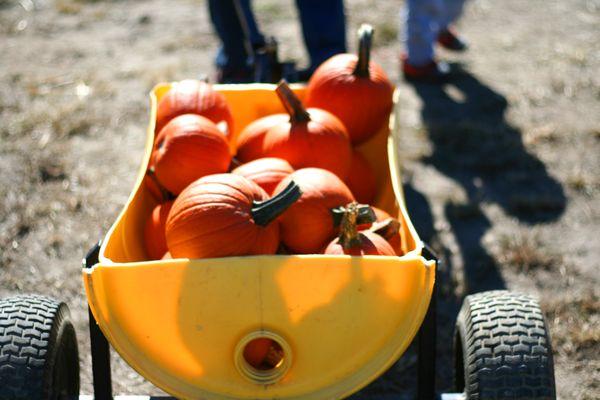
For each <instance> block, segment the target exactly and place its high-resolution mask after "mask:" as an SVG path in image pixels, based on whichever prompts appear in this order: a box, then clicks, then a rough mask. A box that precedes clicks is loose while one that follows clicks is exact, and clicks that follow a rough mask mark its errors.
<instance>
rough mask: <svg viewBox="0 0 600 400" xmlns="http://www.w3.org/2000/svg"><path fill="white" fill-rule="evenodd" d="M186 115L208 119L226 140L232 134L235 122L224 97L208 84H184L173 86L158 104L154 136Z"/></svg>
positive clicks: (182, 82)
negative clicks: (174, 119)
mask: <svg viewBox="0 0 600 400" xmlns="http://www.w3.org/2000/svg"><path fill="white" fill-rule="evenodd" d="M183 114H198V115H202V116H203V117H205V118H208V119H209V120H211V121H212V122H214V123H215V124H216V125H217V126H218V127H219V128H220V129H221V130H222V131H223V132H224V133H225V135H226V137H229V136H230V134H231V132H233V118H232V116H231V110H230V109H229V106H228V105H227V101H226V100H225V96H223V95H222V94H221V93H219V92H217V91H215V90H214V89H213V87H212V85H211V84H209V83H207V82H202V81H196V80H183V81H181V82H177V83H174V84H173V87H172V88H171V89H170V90H169V91H168V92H167V93H166V94H165V95H164V96H163V97H162V98H161V99H160V101H159V102H158V107H157V109H156V129H155V132H157V133H158V132H160V131H161V129H162V128H163V127H164V126H165V125H166V124H167V123H168V122H169V121H170V120H172V119H173V118H175V117H177V116H179V115H183Z"/></svg>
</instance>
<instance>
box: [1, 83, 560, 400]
mask: <svg viewBox="0 0 600 400" xmlns="http://www.w3.org/2000/svg"><path fill="white" fill-rule="evenodd" d="M170 87H171V84H161V85H158V86H157V87H156V88H155V89H154V90H153V91H152V93H151V95H150V98H151V110H152V111H151V118H150V124H149V129H148V136H147V140H146V152H145V156H144V160H143V162H142V165H141V168H140V172H139V174H138V178H137V181H136V184H135V187H134V189H133V191H132V193H131V196H130V197H129V200H128V201H127V204H126V206H125V208H124V209H123V211H122V212H121V214H120V215H119V216H118V218H117V220H116V222H115V223H114V225H113V226H112V227H111V229H110V231H109V232H108V234H107V235H106V237H105V238H104V239H103V240H102V242H101V243H100V244H98V245H96V246H94V247H93V248H92V249H91V250H90V252H89V253H88V254H87V255H86V257H85V259H84V261H83V270H82V275H83V282H84V286H85V290H86V294H87V298H88V304H89V310H90V313H89V317H90V322H89V329H90V336H91V343H92V346H91V352H92V368H93V377H94V396H95V398H96V399H109V398H111V397H112V389H111V374H110V360H109V343H110V344H111V345H112V347H113V348H114V349H115V350H116V351H117V352H118V353H119V355H120V356H121V357H122V358H123V359H125V361H127V362H128V363H129V365H131V366H132V367H133V368H134V369H135V370H136V371H137V372H138V373H139V374H140V375H142V376H144V377H145V378H146V379H148V380H149V381H150V382H152V383H153V384H155V385H156V386H158V387H159V388H161V389H163V390H164V391H165V392H167V393H169V394H170V395H172V396H174V397H177V398H186V399H194V398H202V399H218V400H225V399H273V398H277V399H338V398H344V397H347V396H350V395H351V394H352V393H355V392H356V391H358V390H359V389H361V388H363V387H365V386H366V385H368V384H369V383H370V382H372V381H373V380H375V379H376V378H377V377H378V376H379V375H381V374H382V373H383V372H384V371H386V370H387V369H388V368H389V367H390V366H391V365H392V364H393V363H394V362H395V361H397V360H398V358H399V357H400V356H401V355H402V353H403V352H404V351H405V350H406V349H407V347H408V346H409V345H410V343H411V342H412V341H413V340H417V341H418V345H417V349H418V351H417V352H418V367H417V371H418V376H417V388H416V393H417V398H419V399H434V398H441V399H446V400H450V399H509V398H510V399H550V398H554V397H555V394H554V393H555V390H554V371H553V363H552V352H551V348H550V341H549V337H548V333H547V329H546V325H545V323H544V319H543V316H542V313H541V311H540V308H539V305H538V303H537V302H536V301H535V300H534V299H532V298H531V297H529V296H527V295H521V294H516V293H511V292H508V291H491V292H484V293H478V294H474V295H471V296H468V297H467V298H466V299H465V300H464V303H463V306H462V309H461V311H460V314H459V316H458V321H457V323H456V334H455V343H454V347H455V354H456V363H455V377H456V389H455V391H456V393H438V392H437V391H436V389H435V366H436V346H435V343H436V305H435V303H436V302H435V298H436V296H435V291H436V285H437V284H436V279H435V278H436V267H437V261H436V259H435V256H434V255H433V253H432V252H431V251H430V250H429V249H428V247H427V246H426V245H425V244H424V243H423V242H422V241H421V240H420V239H419V236H418V234H417V232H416V231H415V229H414V227H413V224H412V222H411V220H410V218H409V214H408V212H407V209H406V207H405V204H404V198H403V194H402V185H401V179H400V157H399V151H400V147H399V143H398V140H399V136H398V135H399V132H398V123H397V118H396V117H395V115H391V118H390V125H389V128H386V129H383V130H382V131H381V132H379V133H378V134H377V135H376V136H374V137H373V138H372V139H371V140H369V141H368V142H366V143H365V144H363V145H361V146H360V147H359V148H358V150H359V151H360V152H361V153H362V154H363V155H364V156H365V157H366V158H367V159H368V160H369V161H371V163H372V164H373V166H374V168H375V170H376V175H377V185H378V194H377V198H376V201H375V204H374V205H375V206H377V207H379V208H382V209H384V210H386V211H387V212H389V213H390V214H392V215H394V216H397V217H398V219H399V221H400V222H401V232H400V234H401V243H402V244H401V246H402V250H403V252H404V255H403V256H401V257H383V256H364V257H351V256H330V255H275V256H252V257H228V258H217V259H194V260H190V259H173V260H158V261H146V260H147V256H146V253H145V250H144V246H143V243H142V240H141V238H142V229H143V221H144V218H145V216H147V215H148V214H149V213H150V210H151V209H152V207H153V206H154V205H155V201H154V200H153V198H152V196H151V195H150V193H149V192H148V190H147V189H146V187H145V185H143V179H144V176H145V171H146V169H147V165H148V162H149V159H150V154H151V150H152V146H153V142H154V125H155V117H156V105H157V101H158V100H160V98H161V96H163V95H164V94H165V93H166V92H167V91H168V90H169V88H170ZM215 88H216V89H217V90H218V91H220V92H221V93H222V94H223V95H225V97H226V99H227V101H228V103H229V105H230V107H231V110H232V113H233V116H234V119H235V121H236V124H235V129H234V130H235V132H234V135H235V134H237V133H239V130H240V128H242V127H244V126H245V125H247V124H248V123H249V122H251V121H253V120H255V119H256V118H258V117H261V116H264V115H268V114H270V113H274V112H281V105H280V103H279V102H278V101H277V96H276V94H275V92H274V88H275V86H274V85H269V84H249V85H215ZM293 89H294V91H295V92H296V93H297V94H298V96H299V97H302V96H303V95H304V91H305V89H304V87H303V86H301V85H296V86H293ZM394 101H395V103H396V104H397V102H398V98H397V93H396V96H395V98H394ZM257 338H269V339H271V340H273V341H274V342H275V343H276V344H277V345H278V347H279V349H280V355H281V357H280V359H279V360H278V363H277V364H276V365H275V366H273V367H272V368H268V369H257V368H255V367H253V366H252V365H250V364H249V363H248V362H247V361H246V360H245V358H244V355H243V354H244V348H245V346H246V345H247V344H248V343H249V342H251V341H252V340H254V339H257ZM78 373H79V363H78V353H77V344H76V338H75V332H74V329H73V325H72V323H71V321H70V316H69V311H68V308H67V306H66V305H65V304H64V303H61V302H59V301H55V300H51V299H48V298H45V297H41V296H16V297H14V298H8V299H4V300H1V301H0V398H2V399H4V398H9V399H12V398H43V399H57V398H64V397H68V396H70V395H72V396H77V395H78V392H79V377H78ZM82 398H90V397H89V396H88V397H86V396H82ZM395 398H404V397H402V395H401V394H399V395H398V397H395Z"/></svg>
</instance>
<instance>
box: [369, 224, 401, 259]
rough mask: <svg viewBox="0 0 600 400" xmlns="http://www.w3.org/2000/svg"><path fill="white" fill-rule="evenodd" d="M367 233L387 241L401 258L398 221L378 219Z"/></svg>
mask: <svg viewBox="0 0 600 400" xmlns="http://www.w3.org/2000/svg"><path fill="white" fill-rule="evenodd" d="M368 231H370V232H373V233H376V234H378V235H379V236H381V237H382V238H384V239H385V240H387V242H388V243H389V244H390V246H392V248H393V249H394V251H395V252H396V254H397V255H399V256H401V255H402V254H403V253H402V249H401V238H400V234H401V233H400V221H398V220H397V219H396V218H391V217H390V218H385V219H382V220H379V219H378V220H377V221H376V222H374V223H373V224H372V225H371V226H370V227H369V229H368ZM363 232H364V231H363Z"/></svg>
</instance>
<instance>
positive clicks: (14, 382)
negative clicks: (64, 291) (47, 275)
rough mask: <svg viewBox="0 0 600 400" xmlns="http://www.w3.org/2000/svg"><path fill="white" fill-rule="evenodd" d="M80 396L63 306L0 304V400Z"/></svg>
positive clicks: (33, 299)
mask: <svg viewBox="0 0 600 400" xmlns="http://www.w3.org/2000/svg"><path fill="white" fill-rule="evenodd" d="M78 396H79V354H78V351H77V339H76V335H75V329H74V328H73V324H72V323H71V315H70V312H69V309H68V307H67V305H66V304H65V303H59V302H57V301H55V300H52V299H49V298H47V297H43V296H36V295H22V296H15V297H11V298H8V299H4V300H0V399H3V400H4V399H10V400H13V399H43V400H46V399H51V400H56V399H73V398H78Z"/></svg>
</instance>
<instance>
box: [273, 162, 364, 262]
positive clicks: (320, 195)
mask: <svg viewBox="0 0 600 400" xmlns="http://www.w3.org/2000/svg"><path fill="white" fill-rule="evenodd" d="M292 181H293V182H295V183H296V184H297V185H298V186H299V187H300V190H301V191H302V196H301V197H300V199H299V200H298V201H296V202H295V203H294V204H292V206H291V207H290V208H289V209H288V210H287V211H286V212H285V213H284V214H283V215H282V216H281V217H280V219H279V220H280V222H281V241H282V242H283V244H284V245H285V246H286V248H287V249H288V250H290V251H291V252H292V253H300V254H311V253H312V254H317V253H319V252H321V250H322V249H323V246H325V244H327V243H328V242H329V241H330V240H331V239H332V238H333V237H334V236H335V235H336V234H337V232H338V228H337V227H336V220H335V219H334V214H333V213H332V209H333V208H335V207H339V206H342V205H345V204H348V203H350V202H352V201H353V200H354V197H353V196H352V193H351V192H350V189H348V187H347V186H346V185H345V184H344V182H342V181H341V179H340V178H338V177H337V176H336V175H335V174H333V173H331V172H329V171H326V170H324V169H320V168H303V169H299V170H297V171H295V172H294V173H292V174H291V175H290V176H288V177H287V178H285V179H284V180H282V181H281V183H279V185H278V186H277V188H276V189H275V192H274V193H279V192H281V191H283V190H284V188H286V187H287V185H289V183H290V182H292Z"/></svg>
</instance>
